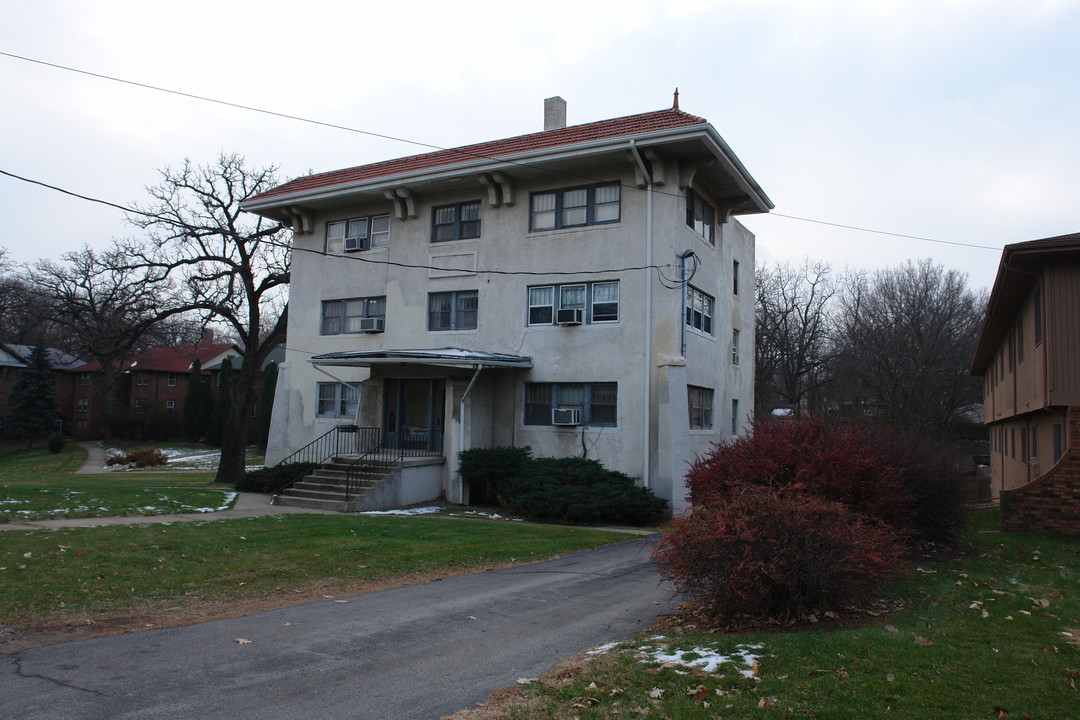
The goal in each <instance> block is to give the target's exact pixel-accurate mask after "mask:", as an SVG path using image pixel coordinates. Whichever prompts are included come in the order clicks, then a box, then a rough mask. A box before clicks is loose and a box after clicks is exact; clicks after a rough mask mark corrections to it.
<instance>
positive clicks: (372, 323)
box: [360, 317, 386, 333]
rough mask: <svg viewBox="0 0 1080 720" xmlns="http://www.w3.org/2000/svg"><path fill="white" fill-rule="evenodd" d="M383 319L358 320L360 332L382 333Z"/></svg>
mask: <svg viewBox="0 0 1080 720" xmlns="http://www.w3.org/2000/svg"><path fill="white" fill-rule="evenodd" d="M385 322H386V321H385V319H384V318H381V317H366V318H360V332H366V333H377V332H382V331H383V326H384V324H385Z"/></svg>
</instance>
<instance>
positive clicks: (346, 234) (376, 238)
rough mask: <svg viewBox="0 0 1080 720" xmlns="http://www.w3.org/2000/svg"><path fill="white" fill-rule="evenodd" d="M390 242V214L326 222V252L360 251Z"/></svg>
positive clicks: (385, 245) (384, 245) (379, 246)
mask: <svg viewBox="0 0 1080 720" xmlns="http://www.w3.org/2000/svg"><path fill="white" fill-rule="evenodd" d="M389 244H390V216H389V215H371V216H369V217H360V218H352V219H350V220H338V221H336V222H329V223H326V252H327V253H341V252H358V251H361V250H372V249H374V248H381V247H387V246H389Z"/></svg>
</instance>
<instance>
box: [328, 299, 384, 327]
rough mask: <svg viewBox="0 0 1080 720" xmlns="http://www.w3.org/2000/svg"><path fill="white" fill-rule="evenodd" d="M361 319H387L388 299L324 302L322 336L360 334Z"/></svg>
mask: <svg viewBox="0 0 1080 720" xmlns="http://www.w3.org/2000/svg"><path fill="white" fill-rule="evenodd" d="M361 318H383V319H384V320H385V319H386V297H385V296H382V297H368V298H349V299H348V300H324V301H323V304H322V326H321V329H320V334H322V335H341V334H342V333H357V332H360V320H361Z"/></svg>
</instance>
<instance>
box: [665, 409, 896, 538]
mask: <svg viewBox="0 0 1080 720" xmlns="http://www.w3.org/2000/svg"><path fill="white" fill-rule="evenodd" d="M686 484H687V487H688V488H689V491H690V502H691V503H693V504H694V505H695V506H703V507H716V506H718V505H721V504H725V503H727V502H729V501H731V499H732V498H734V497H735V496H737V495H739V494H740V493H742V492H743V491H744V489H746V488H747V487H762V488H772V489H775V490H781V489H783V490H790V491H795V492H798V493H802V494H806V495H813V496H816V497H820V498H823V499H827V500H833V501H835V502H838V503H841V504H843V505H845V506H846V507H848V508H850V509H851V510H852V511H854V512H856V513H858V514H860V515H864V516H866V517H869V518H875V519H877V520H880V521H882V522H885V523H887V524H889V525H890V526H891V527H892V528H893V529H895V530H896V531H897V532H899V533H901V534H904V535H906V534H909V533H910V532H911V531H912V530H913V527H914V520H915V517H914V511H913V506H914V504H915V497H914V496H913V494H912V493H911V492H910V491H909V489H908V488H905V487H904V485H903V483H902V482H901V478H900V473H899V472H898V469H897V468H896V467H894V466H892V465H891V464H889V463H888V462H886V458H885V457H884V456H883V455H882V453H881V452H880V451H879V448H878V447H877V446H876V445H875V443H874V442H873V441H872V439H871V438H870V437H869V436H868V434H867V433H866V432H865V431H864V429H863V428H861V427H857V426H855V425H851V424H845V423H841V422H838V421H834V420H828V419H814V420H798V421H790V420H772V419H769V420H758V421H756V422H755V423H754V425H753V428H752V432H751V434H750V435H749V436H747V437H740V438H738V439H737V440H735V441H734V442H732V443H731V444H729V445H717V446H714V448H713V450H712V451H711V452H710V453H709V454H707V455H706V456H704V457H702V458H700V459H699V460H698V461H697V462H695V463H694V464H693V466H691V468H690V471H689V472H688V473H687V475H686Z"/></svg>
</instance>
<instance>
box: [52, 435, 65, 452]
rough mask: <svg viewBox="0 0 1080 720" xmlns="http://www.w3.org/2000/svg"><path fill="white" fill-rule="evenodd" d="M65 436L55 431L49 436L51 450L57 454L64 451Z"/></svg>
mask: <svg viewBox="0 0 1080 720" xmlns="http://www.w3.org/2000/svg"><path fill="white" fill-rule="evenodd" d="M65 444H66V443H64V438H62V437H60V434H59V433H53V434H52V435H50V436H49V452H51V453H52V454H54V455H55V454H56V453H59V452H63V451H64V445H65Z"/></svg>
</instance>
